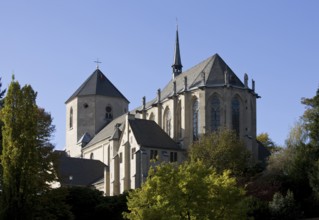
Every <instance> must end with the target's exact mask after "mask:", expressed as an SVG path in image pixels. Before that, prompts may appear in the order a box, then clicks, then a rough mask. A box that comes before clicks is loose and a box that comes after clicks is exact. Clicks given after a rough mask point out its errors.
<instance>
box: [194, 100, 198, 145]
mask: <svg viewBox="0 0 319 220" xmlns="http://www.w3.org/2000/svg"><path fill="white" fill-rule="evenodd" d="M198 137H199V105H198V99H197V98H196V99H195V100H194V101H193V140H194V141H195V140H198Z"/></svg>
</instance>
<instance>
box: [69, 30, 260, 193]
mask: <svg viewBox="0 0 319 220" xmlns="http://www.w3.org/2000/svg"><path fill="white" fill-rule="evenodd" d="M182 68H183V66H182V62H181V54H180V48H179V36H178V30H176V44H175V52H174V61H173V65H172V79H171V80H170V81H169V82H168V83H167V85H166V86H165V87H164V88H163V89H161V90H160V89H159V90H158V91H157V96H156V97H154V99H152V100H149V101H147V100H146V98H145V97H143V99H142V100H143V101H142V105H141V106H140V107H138V108H136V109H134V110H130V111H129V101H128V100H127V98H125V96H124V95H123V94H122V93H121V92H120V91H119V90H118V89H117V88H116V86H115V85H113V84H112V82H110V80H109V79H108V78H107V77H106V76H105V75H104V74H103V73H102V71H101V70H100V69H99V68H98V67H97V69H96V70H95V71H94V72H93V73H92V74H91V75H90V76H89V77H88V79H87V80H86V81H85V82H84V83H83V84H82V85H81V86H80V87H79V88H78V89H77V90H76V91H75V92H74V94H72V95H71V97H70V98H69V99H68V100H67V101H66V103H65V104H66V148H65V152H66V153H67V155H68V157H70V158H82V159H83V160H97V161H100V162H102V163H103V164H104V165H105V169H104V172H103V173H102V174H101V176H100V178H98V179H96V180H94V181H93V182H92V183H90V185H92V186H94V187H96V188H97V189H99V190H101V191H103V192H104V193H105V195H118V194H120V193H123V192H124V191H125V190H129V189H135V188H138V187H140V186H141V184H142V183H143V182H144V181H145V180H146V177H147V172H148V170H149V168H150V167H151V166H156V165H157V164H158V163H161V162H163V161H167V162H177V163H179V162H182V161H183V160H185V158H186V156H187V155H186V154H187V149H188V147H189V146H190V145H191V144H192V142H193V141H196V140H198V138H199V137H200V136H201V135H202V134H205V133H209V132H213V131H216V130H217V129H218V128H219V127H226V128H229V129H233V130H235V131H236V133H237V134H238V136H239V137H240V138H241V139H243V140H244V142H245V143H246V146H247V148H248V149H249V150H250V151H251V153H252V155H253V158H254V159H255V160H257V158H258V145H257V141H256V99H257V98H259V96H258V94H257V93H256V92H255V83H254V81H253V80H252V82H251V85H250V86H249V85H248V84H249V83H248V75H247V74H244V77H243V82H242V81H241V80H240V79H239V78H238V77H237V76H236V74H235V73H234V72H233V71H232V70H231V68H230V67H229V66H228V65H227V64H226V63H225V62H224V60H223V59H222V58H221V57H220V56H219V55H218V54H215V55H213V56H211V57H209V58H207V59H206V60H204V61H202V62H200V63H199V64H197V65H195V66H194V67H192V68H190V69H189V70H186V71H183V69H182ZM72 178H74V176H72Z"/></svg>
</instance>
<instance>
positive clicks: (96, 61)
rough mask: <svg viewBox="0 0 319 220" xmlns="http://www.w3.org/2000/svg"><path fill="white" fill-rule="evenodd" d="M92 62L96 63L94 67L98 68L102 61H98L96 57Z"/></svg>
mask: <svg viewBox="0 0 319 220" xmlns="http://www.w3.org/2000/svg"><path fill="white" fill-rule="evenodd" d="M94 63H96V69H99V64H100V63H102V62H101V61H99V58H97V59H96V60H95V61H94Z"/></svg>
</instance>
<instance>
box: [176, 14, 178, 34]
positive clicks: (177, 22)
mask: <svg viewBox="0 0 319 220" xmlns="http://www.w3.org/2000/svg"><path fill="white" fill-rule="evenodd" d="M176 30H177V31H178V18H177V17H176Z"/></svg>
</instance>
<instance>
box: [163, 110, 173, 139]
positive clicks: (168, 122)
mask: <svg viewBox="0 0 319 220" xmlns="http://www.w3.org/2000/svg"><path fill="white" fill-rule="evenodd" d="M163 121H164V131H165V132H166V133H167V134H168V135H169V136H171V130H172V125H171V122H172V117H171V111H170V110H169V108H166V109H165V112H164V120H163Z"/></svg>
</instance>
